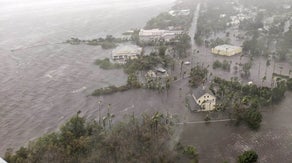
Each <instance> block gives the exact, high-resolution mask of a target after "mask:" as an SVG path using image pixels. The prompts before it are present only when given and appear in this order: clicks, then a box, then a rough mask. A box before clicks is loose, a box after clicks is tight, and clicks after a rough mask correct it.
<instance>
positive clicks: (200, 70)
mask: <svg viewBox="0 0 292 163" xmlns="http://www.w3.org/2000/svg"><path fill="white" fill-rule="evenodd" d="M207 76H208V69H207V68H205V67H203V66H200V65H197V66H195V67H193V68H192V69H191V74H190V80H189V84H190V86H192V87H198V86H199V85H200V84H202V83H204V82H205V80H206V78H207Z"/></svg>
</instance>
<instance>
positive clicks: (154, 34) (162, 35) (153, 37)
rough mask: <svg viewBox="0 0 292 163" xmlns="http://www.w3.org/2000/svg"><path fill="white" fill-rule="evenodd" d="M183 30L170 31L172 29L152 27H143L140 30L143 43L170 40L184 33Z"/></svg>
mask: <svg viewBox="0 0 292 163" xmlns="http://www.w3.org/2000/svg"><path fill="white" fill-rule="evenodd" d="M182 33H183V31H170V30H160V29H151V30H144V29H141V30H140V32H139V39H140V41H141V42H143V43H147V42H156V41H166V42H169V41H171V40H172V39H174V38H175V37H176V36H177V35H179V34H182Z"/></svg>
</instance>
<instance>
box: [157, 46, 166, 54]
mask: <svg viewBox="0 0 292 163" xmlns="http://www.w3.org/2000/svg"><path fill="white" fill-rule="evenodd" d="M166 49H167V47H166V46H164V45H161V46H159V48H158V55H159V56H160V57H164V56H165V52H166Z"/></svg>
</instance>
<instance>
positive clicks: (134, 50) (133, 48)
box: [112, 45, 142, 56]
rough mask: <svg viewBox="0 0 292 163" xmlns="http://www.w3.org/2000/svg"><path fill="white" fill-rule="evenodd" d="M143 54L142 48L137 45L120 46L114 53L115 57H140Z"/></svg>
mask: <svg viewBox="0 0 292 163" xmlns="http://www.w3.org/2000/svg"><path fill="white" fill-rule="evenodd" d="M141 53H142V48H141V47H139V46H137V45H123V46H118V47H117V48H116V49H114V50H113V51H112V55H113V56H119V55H131V54H135V55H139V54H141Z"/></svg>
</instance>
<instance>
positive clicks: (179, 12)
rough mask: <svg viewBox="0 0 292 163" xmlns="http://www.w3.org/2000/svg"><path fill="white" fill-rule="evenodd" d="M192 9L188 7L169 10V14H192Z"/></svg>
mask: <svg viewBox="0 0 292 163" xmlns="http://www.w3.org/2000/svg"><path fill="white" fill-rule="evenodd" d="M190 13H191V10H189V9H186V10H170V11H169V12H168V14H169V15H171V16H188V15H190Z"/></svg>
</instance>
